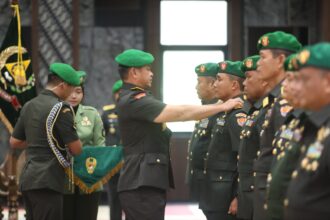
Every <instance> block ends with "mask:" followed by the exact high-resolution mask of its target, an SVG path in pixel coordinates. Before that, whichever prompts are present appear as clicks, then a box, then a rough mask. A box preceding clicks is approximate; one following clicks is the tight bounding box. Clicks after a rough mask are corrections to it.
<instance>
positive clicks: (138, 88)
mask: <svg viewBox="0 0 330 220" xmlns="http://www.w3.org/2000/svg"><path fill="white" fill-rule="evenodd" d="M131 90H133V91H136V90H140V91H144V89H142V88H140V87H138V86H136V87H133V88H131Z"/></svg>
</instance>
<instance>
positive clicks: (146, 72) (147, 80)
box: [134, 65, 154, 88]
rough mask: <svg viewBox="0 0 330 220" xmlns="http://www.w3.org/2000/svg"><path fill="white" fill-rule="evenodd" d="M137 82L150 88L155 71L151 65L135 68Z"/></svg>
mask: <svg viewBox="0 0 330 220" xmlns="http://www.w3.org/2000/svg"><path fill="white" fill-rule="evenodd" d="M134 71H135V77H136V81H137V84H138V85H139V86H141V87H142V88H150V87H151V85H152V77H153V75H154V74H153V73H152V71H151V67H150V66H148V65H147V66H143V67H140V68H134Z"/></svg>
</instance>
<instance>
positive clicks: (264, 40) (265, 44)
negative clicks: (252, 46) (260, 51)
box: [261, 36, 269, 47]
mask: <svg viewBox="0 0 330 220" xmlns="http://www.w3.org/2000/svg"><path fill="white" fill-rule="evenodd" d="M261 44H262V46H264V47H267V46H268V45H269V39H268V37H267V36H264V37H262V38H261Z"/></svg>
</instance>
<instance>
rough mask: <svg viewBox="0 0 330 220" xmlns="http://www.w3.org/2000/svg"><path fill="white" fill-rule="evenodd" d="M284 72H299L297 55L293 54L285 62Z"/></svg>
mask: <svg viewBox="0 0 330 220" xmlns="http://www.w3.org/2000/svg"><path fill="white" fill-rule="evenodd" d="M284 70H285V71H291V72H294V71H297V54H296V53H294V54H291V55H290V56H288V57H287V58H286V59H285V61H284Z"/></svg>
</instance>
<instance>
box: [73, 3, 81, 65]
mask: <svg viewBox="0 0 330 220" xmlns="http://www.w3.org/2000/svg"><path fill="white" fill-rule="evenodd" d="M79 3H80V1H79V0H73V1H72V25H73V29H72V56H73V62H72V66H73V67H74V68H76V69H79V45H80V44H79Z"/></svg>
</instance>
